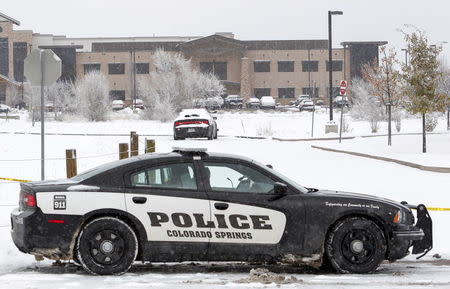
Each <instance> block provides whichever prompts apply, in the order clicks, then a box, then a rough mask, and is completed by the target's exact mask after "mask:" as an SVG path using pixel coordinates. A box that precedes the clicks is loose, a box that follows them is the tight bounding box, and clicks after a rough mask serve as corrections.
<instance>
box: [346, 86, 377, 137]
mask: <svg viewBox="0 0 450 289" xmlns="http://www.w3.org/2000/svg"><path fill="white" fill-rule="evenodd" d="M350 89H351V92H352V100H353V106H352V109H351V111H350V114H351V115H352V117H354V118H355V119H361V120H366V121H368V122H369V123H370V128H371V130H372V132H377V131H378V128H379V122H380V121H381V120H382V119H383V118H384V107H383V105H382V103H381V101H380V100H379V97H378V96H374V95H373V94H371V91H373V87H372V85H371V84H370V83H368V82H366V81H364V80H363V79H360V78H359V79H354V80H352V83H351V86H350Z"/></svg>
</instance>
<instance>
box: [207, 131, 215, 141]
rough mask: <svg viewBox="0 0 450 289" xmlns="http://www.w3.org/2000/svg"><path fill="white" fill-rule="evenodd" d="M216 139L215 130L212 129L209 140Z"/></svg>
mask: <svg viewBox="0 0 450 289" xmlns="http://www.w3.org/2000/svg"><path fill="white" fill-rule="evenodd" d="M213 139H214V130H213V129H211V132H210V133H208V140H213Z"/></svg>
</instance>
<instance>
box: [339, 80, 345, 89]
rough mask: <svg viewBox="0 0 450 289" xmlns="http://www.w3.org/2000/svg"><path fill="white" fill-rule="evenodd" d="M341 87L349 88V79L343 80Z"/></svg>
mask: <svg viewBox="0 0 450 289" xmlns="http://www.w3.org/2000/svg"><path fill="white" fill-rule="evenodd" d="M340 86H341V88H347V80H341V85H340Z"/></svg>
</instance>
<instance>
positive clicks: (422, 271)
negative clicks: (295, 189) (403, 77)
mask: <svg viewBox="0 0 450 289" xmlns="http://www.w3.org/2000/svg"><path fill="white" fill-rule="evenodd" d="M310 117H311V114H309V113H293V112H287V113H279V112H275V113H270V112H258V113H238V112H235V113H219V114H218V120H217V122H218V127H219V129H220V131H219V139H218V140H216V141H207V140H200V139H194V140H185V141H174V140H173V138H172V137H171V133H172V124H171V123H160V122H156V121H139V120H120V119H116V120H114V121H109V122H100V123H86V122H82V121H74V122H48V123H47V131H48V132H53V133H101V134H107V133H113V134H118V133H119V134H127V133H129V132H130V131H137V132H138V133H139V134H147V135H151V134H156V135H159V136H154V137H152V138H154V139H155V140H156V150H157V152H165V151H169V150H171V147H172V146H197V147H207V148H208V150H210V151H216V152H228V153H234V154H241V155H246V156H248V157H251V158H254V159H256V160H259V161H261V162H264V163H270V164H272V165H273V166H274V168H275V169H277V170H278V171H280V172H282V173H284V174H285V175H287V176H289V177H291V178H293V179H294V180H296V181H298V182H299V183H301V184H304V185H305V186H309V187H318V188H328V189H337V190H344V191H353V192H361V193H368V194H373V195H377V196H382V197H388V198H391V199H394V200H397V201H402V200H406V201H408V202H409V203H415V204H416V203H424V204H426V205H428V206H431V207H450V198H449V197H448V193H449V188H450V175H449V174H442V173H432V172H424V171H420V170H417V169H413V168H409V167H405V166H401V165H397V164H393V163H386V162H382V161H376V160H371V159H365V158H359V157H354V156H349V155H344V154H336V153H332V152H326V151H321V150H316V149H312V148H311V145H312V144H316V145H321V146H331V147H342V148H344V147H345V148H349V149H350V148H351V149H357V150H358V151H363V152H364V150H366V149H370V148H371V147H373V148H374V150H375V151H376V152H377V153H379V154H381V155H385V154H386V155H389V154H391V155H389V156H391V157H394V156H398V155H402V154H404V155H408V156H409V157H410V158H411V160H412V159H419V158H421V159H420V161H421V162H424V163H427V164H428V163H433V164H437V163H439V165H442V166H450V162H449V161H448V160H449V155H450V138H449V135H448V134H442V135H441V134H440V135H433V136H429V138H428V140H429V142H428V144H429V151H430V153H429V154H426V155H422V154H421V153H420V141H421V139H420V136H395V137H394V139H393V144H394V146H393V147H392V148H389V149H388V148H386V147H384V146H383V144H384V143H385V142H386V138H385V137H376V138H368V139H363V138H356V139H353V140H345V141H344V142H343V143H342V144H341V145H340V146H339V145H338V142H337V141H313V142H280V141H277V140H272V139H270V138H269V139H242V138H235V137H232V136H234V135H250V136H252V135H258V134H259V135H261V134H262V135H264V134H265V135H266V136H269V137H270V136H282V137H292V138H296V137H298V138H304V137H308V136H309V135H308V134H309V133H310V125H311V122H310ZM326 120H327V114H326V113H318V114H316V129H317V135H316V132H315V137H316V136H321V135H324V132H323V130H324V127H323V126H324V124H325V122H326ZM352 127H353V131H352V132H351V134H353V135H365V134H370V128H369V125H368V124H367V123H365V122H352V123H351V124H350V128H352ZM39 130H40V127H39V124H36V126H35V127H32V126H31V123H30V122H28V121H26V120H25V119H24V118H23V119H21V120H8V121H5V120H1V119H0V132H39ZM402 131H405V132H420V119H408V120H405V121H404V123H403V128H402ZM436 131H438V132H443V133H444V132H445V120H444V118H442V119H440V121H439V124H438V127H437V129H436ZM379 133H381V134H383V133H385V130H384V129H383V126H382V129H381V130H380V132H379ZM0 139H1V143H0V177H10V178H19V179H29V180H38V179H39V176H40V161H39V156H40V145H39V144H40V137H39V136H38V135H34V134H12V133H5V134H0ZM128 141H129V137H128V136H66V135H50V136H47V138H46V143H47V149H46V156H47V159H48V160H47V161H46V166H47V170H46V177H47V178H48V179H51V178H62V177H64V176H65V160H64V156H65V149H69V148H70V149H71V148H74V149H76V150H77V156H78V170H79V172H80V171H83V170H86V169H88V168H91V167H93V166H96V165H98V164H102V163H105V162H109V161H112V160H116V159H117V158H118V144H119V143H121V142H128ZM346 146H348V147H346ZM140 150H141V151H143V139H142V138H141V142H140ZM438 154H440V155H441V156H442V157H439V156H437V155H438ZM439 159H441V160H442V162H441V161H440V160H439ZM18 192H19V189H18V184H17V183H8V182H6V181H1V180H0V245H1V246H0V288H46V287H49V286H51V287H52V288H73V287H83V288H122V287H127V288H143V287H145V288H148V287H161V288H186V287H189V288H217V287H225V288H230V287H231V288H234V287H242V288H244V287H245V288H248V287H265V286H266V287H276V286H277V285H276V284H262V283H258V282H253V281H254V280H253V281H251V280H250V283H246V281H245V280H247V281H248V279H246V278H248V277H249V271H250V269H251V268H255V267H258V266H256V265H255V266H245V265H242V266H238V267H239V268H238V269H237V271H236V270H235V269H232V270H231V269H229V268H228V267H224V268H221V267H220V266H219V269H218V270H217V271H214V270H213V269H214V268H215V266H211V265H209V266H206V267H205V268H204V269H201V267H202V266H193V265H183V266H179V267H175V269H173V270H166V267H164V266H163V265H158V266H153V267H149V266H144V267H141V266H137V267H136V268H135V269H133V271H132V272H131V273H129V274H126V275H125V276H121V277H92V276H88V275H86V274H84V273H83V272H80V271H76V270H75V269H73V268H72V267H70V268H66V269H62V268H60V267H53V266H51V263H50V262H48V261H45V262H41V263H40V264H37V263H36V262H35V261H34V259H33V257H31V256H28V255H24V254H22V253H20V252H19V251H18V250H17V249H16V248H15V246H14V245H13V244H12V241H11V239H10V236H9V224H10V221H9V213H10V211H11V210H12V208H13V207H14V206H16V204H17V199H18ZM431 216H432V218H433V222H434V224H433V225H434V249H433V250H432V252H430V254H428V256H426V257H424V259H423V260H425V261H426V262H416V261H415V260H414V259H413V258H412V257H408V258H407V262H406V263H405V262H399V263H395V264H385V265H383V266H382V267H381V269H380V270H379V271H378V273H377V274H374V275H370V276H356V275H345V276H340V275H320V274H319V275H318V274H317V273H314V274H310V273H308V272H306V273H305V272H304V271H296V272H289V273H286V274H284V275H287V276H289V277H290V276H294V277H295V278H296V279H297V280H301V281H298V282H291V284H285V285H282V286H286V287H287V288H288V287H291V288H293V287H296V286H299V285H301V284H303V285H302V286H305V287H319V288H325V287H330V288H331V287H334V288H335V287H338V288H348V287H362V286H364V287H374V286H376V285H377V286H378V284H381V283H382V284H385V285H384V286H385V287H386V288H397V287H405V286H414V285H415V286H417V287H421V286H426V285H432V286H436V287H437V286H439V287H446V286H448V287H450V266H449V265H450V264H449V263H450V261H449V259H450V247H449V246H448V240H449V239H450V233H449V232H448V224H449V223H450V212H431ZM433 254H440V255H441V256H442V258H443V261H441V263H440V265H439V266H438V265H437V264H435V263H433V262H435V261H437V260H435V259H434V258H433V257H432V255H433ZM441 260H442V259H441ZM36 266H37V267H36ZM211 268H213V269H211ZM291 269H292V268H291ZM274 270H276V268H274ZM278 270H279V269H278ZM167 271H169V273H167ZM211 271H214V272H213V273H211ZM243 279H244V280H243ZM239 280H240V281H239ZM260 281H262V280H260ZM287 283H289V282H287Z"/></svg>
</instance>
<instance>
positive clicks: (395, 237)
mask: <svg viewBox="0 0 450 289" xmlns="http://www.w3.org/2000/svg"><path fill="white" fill-rule="evenodd" d="M410 207H411V208H415V209H416V210H417V222H416V224H415V225H414V226H412V225H398V226H396V227H395V228H394V231H393V233H392V243H391V253H390V259H392V260H395V259H400V258H403V257H404V256H405V255H406V254H408V249H409V248H410V247H411V246H412V247H413V250H412V254H421V255H420V256H419V257H417V259H419V258H421V257H423V256H425V255H426V254H427V253H428V252H429V251H430V250H431V249H432V248H433V223H432V220H431V217H430V214H429V213H428V210H427V208H426V207H425V205H422V204H420V205H418V206H417V207H416V206H410Z"/></svg>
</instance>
